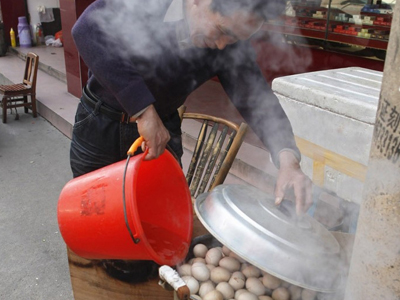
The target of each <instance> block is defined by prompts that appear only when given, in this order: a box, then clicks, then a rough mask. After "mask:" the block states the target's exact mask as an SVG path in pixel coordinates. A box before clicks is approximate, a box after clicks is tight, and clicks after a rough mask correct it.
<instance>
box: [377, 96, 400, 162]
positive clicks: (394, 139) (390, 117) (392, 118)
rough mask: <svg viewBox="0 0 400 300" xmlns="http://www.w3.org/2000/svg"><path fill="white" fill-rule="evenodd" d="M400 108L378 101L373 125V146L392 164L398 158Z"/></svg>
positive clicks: (399, 153) (399, 154) (399, 152)
mask: <svg viewBox="0 0 400 300" xmlns="http://www.w3.org/2000/svg"><path fill="white" fill-rule="evenodd" d="M399 124H400V108H398V107H396V105H393V104H390V103H389V102H388V101H387V100H386V99H383V101H380V103H379V110H378V115H377V118H376V124H375V132H374V136H375V144H376V147H377V149H378V150H379V151H380V152H381V153H382V154H383V155H384V156H385V157H386V158H387V159H388V160H390V161H391V162H392V163H396V162H397V161H398V159H399V157H400V130H399Z"/></svg>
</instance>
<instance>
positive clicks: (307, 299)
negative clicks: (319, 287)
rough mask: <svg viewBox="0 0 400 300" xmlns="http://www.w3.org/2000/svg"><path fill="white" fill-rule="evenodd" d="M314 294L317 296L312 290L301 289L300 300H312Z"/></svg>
mask: <svg viewBox="0 0 400 300" xmlns="http://www.w3.org/2000/svg"><path fill="white" fill-rule="evenodd" d="M315 296H317V292H315V291H312V290H307V289H303V291H302V292H301V299H302V300H314V299H315Z"/></svg>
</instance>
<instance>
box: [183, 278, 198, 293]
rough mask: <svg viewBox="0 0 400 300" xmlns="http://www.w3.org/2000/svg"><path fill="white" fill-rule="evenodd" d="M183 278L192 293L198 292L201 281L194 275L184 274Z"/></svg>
mask: <svg viewBox="0 0 400 300" xmlns="http://www.w3.org/2000/svg"><path fill="white" fill-rule="evenodd" d="M182 280H183V281H184V282H185V283H186V285H187V287H188V288H189V290H190V294H196V293H197V292H198V291H199V282H198V281H197V280H196V279H195V278H194V277H192V276H182Z"/></svg>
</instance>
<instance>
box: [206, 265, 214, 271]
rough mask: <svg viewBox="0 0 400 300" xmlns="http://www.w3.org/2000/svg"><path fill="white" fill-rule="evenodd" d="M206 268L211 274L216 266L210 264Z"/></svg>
mask: <svg viewBox="0 0 400 300" xmlns="http://www.w3.org/2000/svg"><path fill="white" fill-rule="evenodd" d="M206 267H207V269H209V270H210V272H211V270H212V269H214V268H215V266H214V265H210V264H206Z"/></svg>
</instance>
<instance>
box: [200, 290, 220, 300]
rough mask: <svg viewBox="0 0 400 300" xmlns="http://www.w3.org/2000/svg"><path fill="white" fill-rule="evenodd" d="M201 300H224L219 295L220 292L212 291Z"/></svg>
mask: <svg viewBox="0 0 400 300" xmlns="http://www.w3.org/2000/svg"><path fill="white" fill-rule="evenodd" d="M203 300H224V296H223V295H222V294H221V292H220V291H217V290H213V291H211V292H209V293H207V294H206V295H205V296H204V297H203Z"/></svg>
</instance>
